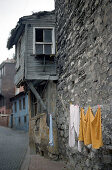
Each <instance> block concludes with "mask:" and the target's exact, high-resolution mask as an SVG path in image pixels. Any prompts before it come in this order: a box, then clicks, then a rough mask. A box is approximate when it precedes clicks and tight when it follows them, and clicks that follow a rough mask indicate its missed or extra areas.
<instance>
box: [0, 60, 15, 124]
mask: <svg viewBox="0 0 112 170" xmlns="http://www.w3.org/2000/svg"><path fill="white" fill-rule="evenodd" d="M14 75H15V61H14V60H13V59H11V60H10V59H7V60H6V61H4V62H3V63H2V64H1V65H0V125H3V126H8V122H9V115H10V114H11V111H12V106H11V102H10V97H12V96H13V95H14V88H15V86H14Z"/></svg>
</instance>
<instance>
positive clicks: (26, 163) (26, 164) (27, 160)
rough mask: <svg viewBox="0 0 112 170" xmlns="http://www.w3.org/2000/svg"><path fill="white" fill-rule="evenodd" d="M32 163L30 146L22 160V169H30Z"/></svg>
mask: <svg viewBox="0 0 112 170" xmlns="http://www.w3.org/2000/svg"><path fill="white" fill-rule="evenodd" d="M29 164H30V148H29V146H28V149H27V152H26V155H25V158H24V161H23V162H22V165H21V168H20V170H28V169H29Z"/></svg>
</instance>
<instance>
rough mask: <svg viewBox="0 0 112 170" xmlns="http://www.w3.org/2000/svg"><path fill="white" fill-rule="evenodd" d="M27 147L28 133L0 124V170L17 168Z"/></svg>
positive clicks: (16, 169) (14, 169)
mask: <svg viewBox="0 0 112 170" xmlns="http://www.w3.org/2000/svg"><path fill="white" fill-rule="evenodd" d="M27 147H28V133H26V132H24V131H18V130H12V129H9V128H5V127H1V126H0V170H19V169H20V167H21V164H22V162H23V160H24V157H25V154H26V151H27Z"/></svg>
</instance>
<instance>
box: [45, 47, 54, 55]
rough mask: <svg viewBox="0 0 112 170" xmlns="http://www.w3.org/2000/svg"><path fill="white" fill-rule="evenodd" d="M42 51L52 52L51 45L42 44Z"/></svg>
mask: <svg viewBox="0 0 112 170" xmlns="http://www.w3.org/2000/svg"><path fill="white" fill-rule="evenodd" d="M44 53H45V54H52V52H51V45H44Z"/></svg>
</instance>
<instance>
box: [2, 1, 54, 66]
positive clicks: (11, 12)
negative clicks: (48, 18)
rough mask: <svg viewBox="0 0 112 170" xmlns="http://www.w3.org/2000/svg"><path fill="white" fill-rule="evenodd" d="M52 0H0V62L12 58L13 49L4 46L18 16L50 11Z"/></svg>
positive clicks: (52, 5) (52, 7) (52, 4)
mask: <svg viewBox="0 0 112 170" xmlns="http://www.w3.org/2000/svg"><path fill="white" fill-rule="evenodd" d="M53 9H54V0H0V25H1V27H0V64H1V63H2V62H3V61H4V60H6V59H7V58H12V56H13V54H14V52H15V49H14V48H12V49H10V50H8V49H7V48H6V45H7V39H8V37H9V35H10V31H11V30H12V29H13V28H14V27H15V26H16V24H17V22H18V20H19V18H21V17H23V16H26V15H31V14H32V13H33V12H39V11H51V10H53Z"/></svg>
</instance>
